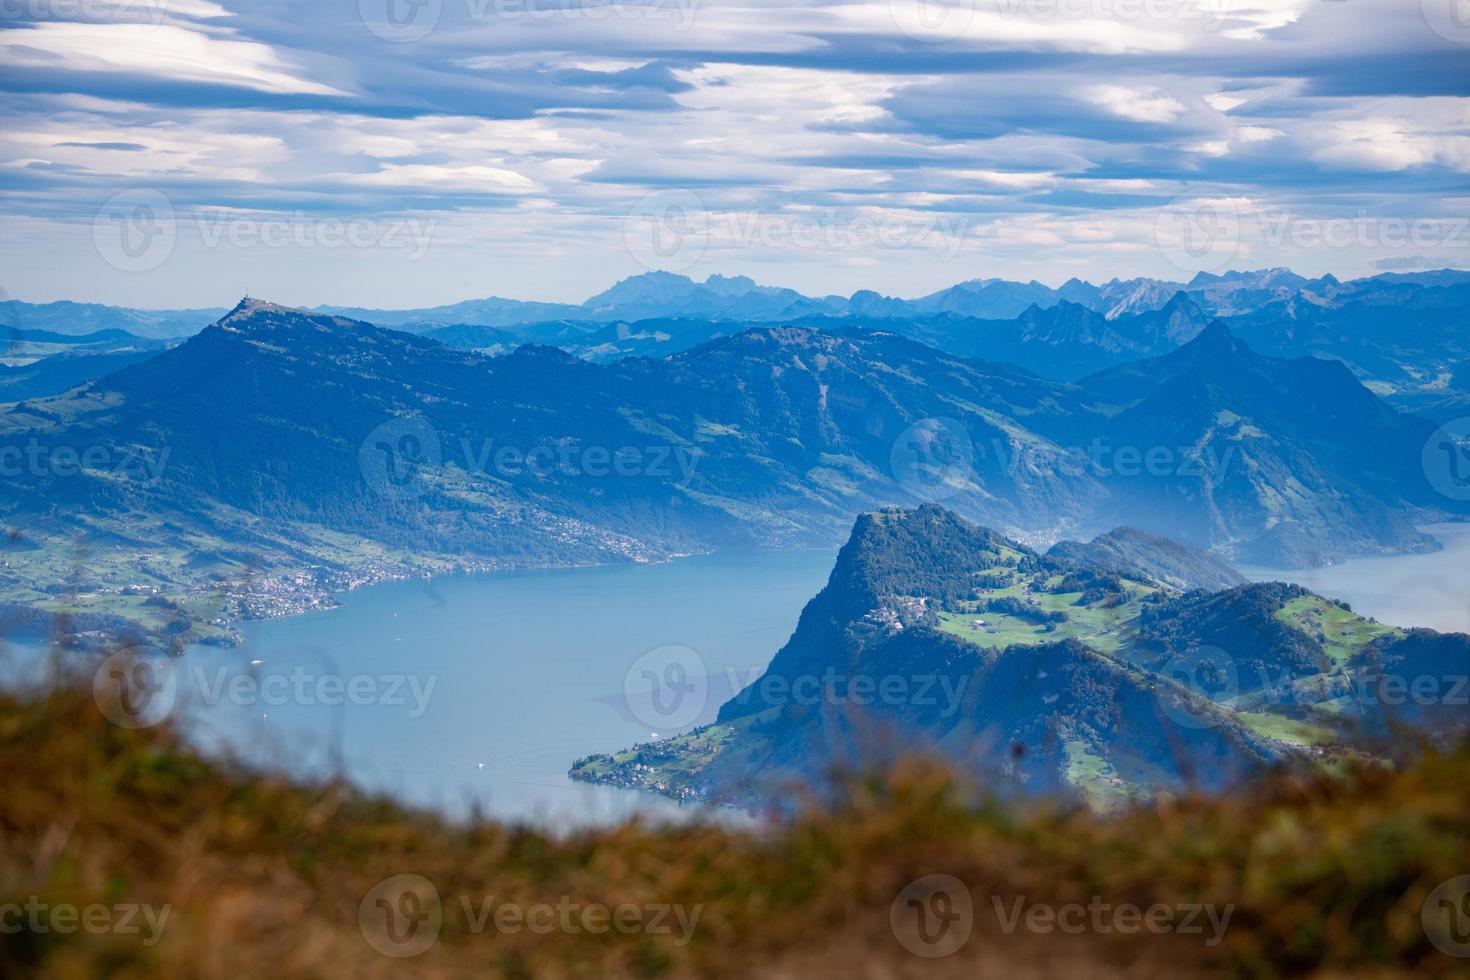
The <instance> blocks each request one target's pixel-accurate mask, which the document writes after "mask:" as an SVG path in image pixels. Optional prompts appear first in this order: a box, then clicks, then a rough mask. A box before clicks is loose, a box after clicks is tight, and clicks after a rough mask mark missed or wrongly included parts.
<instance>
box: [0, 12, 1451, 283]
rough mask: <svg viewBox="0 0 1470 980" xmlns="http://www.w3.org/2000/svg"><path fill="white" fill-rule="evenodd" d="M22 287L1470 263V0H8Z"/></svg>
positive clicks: (1, 263)
mask: <svg viewBox="0 0 1470 980" xmlns="http://www.w3.org/2000/svg"><path fill="white" fill-rule="evenodd" d="M0 87H3V89H4V96H3V101H0V113H3V117H4V118H3V125H0V291H3V292H0V298H7V297H8V298H14V299H23V300H27V301H32V302H44V301H51V300H56V299H73V300H81V301H89V302H104V303H114V304H120V305H128V306H141V307H155V308H164V307H188V306H228V305H231V304H233V303H234V302H235V300H236V299H238V298H239V297H240V296H241V295H244V294H246V293H248V294H250V295H254V296H260V297H264V298H268V299H272V300H275V301H277V302H283V303H289V304H292V305H303V306H304V305H315V304H319V303H335V304H343V305H354V306H370V307H387V308H395V307H422V306H432V305H438V304H441V303H449V302H455V301H458V300H462V299H468V298H476V297H484V296H492V295H496V296H507V297H513V298H518V299H540V300H556V301H572V302H577V301H581V300H582V299H584V298H586V297H587V296H589V295H591V294H593V293H595V292H598V291H599V290H601V289H603V288H605V287H606V286H608V285H609V284H611V283H612V282H613V281H615V280H617V279H620V278H622V277H624V276H628V275H633V274H637V273H640V272H644V271H647V270H650V269H656V268H661V269H667V270H669V271H675V272H682V273H685V274H688V275H692V276H695V277H696V278H703V277H704V276H706V275H709V274H711V273H716V272H718V273H722V274H726V275H736V274H743V275H749V276H751V277H753V278H755V279H757V280H758V281H760V282H762V283H767V284H771V285H779V286H789V287H792V288H796V289H800V290H802V291H804V292H807V293H811V294H818V295H820V294H829V293H841V294H848V293H851V292H853V291H855V290H857V289H876V290H878V291H880V292H883V293H886V294H889V295H899V296H917V295H923V294H926V293H929V292H933V291H935V290H938V289H940V288H943V287H945V286H948V285H951V284H953V283H955V282H959V281H963V280H967V279H974V278H982V277H1002V278H1009V279H1020V280H1029V279H1038V280H1040V281H1042V282H1045V283H1048V284H1053V285H1055V284H1059V283H1061V282H1063V281H1065V280H1066V279H1068V278H1070V277H1073V276H1076V277H1080V278H1086V279H1091V280H1093V281H1097V282H1101V281H1105V280H1107V279H1110V278H1113V277H1115V276H1116V277H1120V278H1129V277H1132V276H1156V277H1159V278H1165V279H1171V280H1180V279H1184V280H1187V279H1189V278H1190V277H1192V276H1193V275H1194V274H1195V273H1196V272H1199V271H1209V272H1218V271H1223V270H1226V269H1247V268H1261V267H1269V266H1279V265H1285V266H1290V267H1292V268H1294V269H1296V270H1297V271H1298V272H1301V273H1303V274H1308V275H1318V274H1323V273H1327V272H1331V273H1334V274H1336V275H1338V276H1339V277H1342V278H1348V277H1355V276H1361V275H1373V274H1376V273H1378V272H1384V271H1413V270H1416V269H1423V268H1440V267H1451V268H1470V228H1467V219H1470V179H1467V178H1470V98H1467V97H1470V6H1467V0H954V2H949V0H945V2H940V0H891V2H890V0H850V2H815V3H813V2H805V3H802V2H791V0H639V2H632V0H629V2H620V0H0Z"/></svg>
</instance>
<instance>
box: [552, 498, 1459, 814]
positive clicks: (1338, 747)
mask: <svg viewBox="0 0 1470 980" xmlns="http://www.w3.org/2000/svg"><path fill="white" fill-rule="evenodd" d="M1186 569H1189V570H1192V572H1193V573H1194V574H1184V575H1182V576H1181V574H1180V573H1181V572H1182V571H1184V570H1186ZM1195 574H1202V575H1203V576H1204V578H1203V581H1201V580H1197V579H1196V578H1195ZM1467 669H1470V636H1466V635H1463V634H1437V633H1434V632H1432V631H1428V630H1413V631H1405V630H1398V629H1393V628H1390V627H1386V626H1383V625H1381V624H1379V623H1376V622H1374V621H1372V620H1367V619H1363V618H1362V617H1359V616H1357V615H1355V614H1354V613H1353V612H1352V610H1351V609H1349V608H1348V607H1346V606H1344V605H1343V604H1341V603H1338V602H1334V601H1332V600H1329V599H1324V598H1322V597H1320V596H1317V595H1315V594H1313V593H1311V592H1309V591H1307V590H1305V589H1302V588H1300V587H1298V586H1292V585H1286V584H1283V583H1279V582H1275V583H1258V584H1243V583H1240V582H1239V580H1238V578H1236V577H1234V574H1233V572H1232V571H1231V570H1229V569H1222V568H1220V567H1218V564H1217V563H1215V562H1212V560H1211V559H1209V558H1208V556H1204V555H1201V554H1198V553H1193V554H1191V552H1190V549H1187V548H1184V547H1182V546H1180V545H1177V544H1175V543H1173V542H1162V541H1160V539H1158V538H1155V537H1152V536H1148V535H1139V534H1137V533H1136V532H1134V531H1131V530H1128V529H1120V530H1118V531H1115V532H1113V533H1111V534H1109V535H1107V536H1105V537H1104V538H1102V539H1099V540H1098V541H1094V542H1092V543H1089V544H1082V543H1078V542H1067V543H1066V544H1064V545H1058V546H1056V547H1054V548H1052V549H1051V550H1050V551H1049V552H1046V553H1038V552H1036V551H1034V550H1032V549H1030V548H1027V547H1026V546H1025V545H1023V544H1021V543H1020V542H1017V541H1014V540H1010V539H1008V538H1006V537H1005V536H1003V535H1000V534H997V533H995V532H994V531H992V530H989V529H986V528H982V527H977V526H975V525H972V524H969V523H968V522H966V521H964V520H962V519H961V518H959V517H958V516H957V515H955V514H953V513H952V512H949V511H946V510H944V509H943V508H940V507H937V506H933V505H926V506H923V507H920V508H918V509H915V510H901V509H887V510H883V511H879V512H877V513H872V514H866V515H863V516H861V517H859V518H858V519H857V521H856V523H855V525H854V527H853V530H852V534H851V536H850V537H849V539H848V541H847V543H846V544H845V545H844V546H843V548H842V550H841V551H840V552H839V554H838V556H837V560H836V564H835V566H834V568H833V570H832V575H831V577H830V579H829V580H828V582H827V584H826V586H825V588H823V589H822V591H821V592H820V593H818V594H817V595H816V596H815V597H814V598H813V599H812V600H811V602H809V603H808V604H807V606H806V608H805V609H804V610H803V611H802V613H801V617H800V619H799V621H798V623H797V626H796V630H795V632H794V633H793V634H792V636H791V638H790V640H789V641H788V642H787V643H786V644H785V646H783V647H782V648H781V649H780V651H778V652H777V653H776V655H775V658H774V659H773V660H772V661H771V664H770V666H769V667H768V668H767V669H766V671H765V672H764V673H763V674H761V675H760V676H759V677H757V678H755V679H754V680H751V681H750V682H749V683H748V684H747V685H746V686H744V687H743V688H742V689H740V690H738V691H736V692H734V693H733V696H731V697H730V698H729V699H728V700H727V701H725V703H724V704H723V705H722V706H721V707H720V709H719V712H718V716H717V718H716V720H715V722H713V723H712V724H707V725H703V726H700V727H696V728H694V729H693V730H691V731H688V732H687V733H684V734H675V735H674V737H670V738H663V739H660V740H656V741H653V742H649V743H645V744H642V745H638V746H635V747H633V748H631V749H628V750H626V751H624V752H620V753H617V754H614V755H605V754H603V755H593V756H588V757H585V758H583V759H581V760H579V761H578V762H577V763H576V764H575V766H574V767H573V769H572V775H573V776H574V777H575V778H579V779H584V780H589V781H594V782H603V783H610V784H614V785H620V786H627V787H635V788H641V789H648V790H653V791H656V792H661V793H665V794H667V795H670V796H674V797H677V798H683V799H688V798H696V799H714V800H720V801H727V802H738V803H747V804H748V803H752V802H756V801H760V800H763V799H767V798H771V797H773V796H778V795H785V796H786V798H789V795H788V794H787V793H786V791H789V789H790V787H791V785H793V784H797V785H801V786H804V787H807V788H808V791H810V790H811V788H813V787H816V788H818V789H819V788H820V787H821V786H822V785H823V782H824V780H825V779H826V778H828V777H831V776H833V775H841V774H843V773H853V772H859V773H860V772H862V771H864V770H866V769H869V768H879V769H881V768H882V767H884V766H886V765H889V764H891V763H893V762H895V761H897V759H898V758H900V757H902V756H904V755H908V754H913V753H921V754H922V753H931V754H937V755H940V756H942V757H944V758H945V759H946V760H948V761H949V762H950V763H951V764H952V765H955V766H956V767H957V768H958V769H959V770H960V771H962V772H965V773H966V774H968V775H969V776H970V777H971V778H972V779H974V780H975V781H977V782H978V783H979V784H980V785H981V786H982V787H983V788H984V789H985V790H986V791H987V792H992V793H998V794H1002V795H1007V794H1011V793H1018V792H1019V793H1032V794H1045V795H1049V796H1055V795H1058V794H1067V793H1077V794H1079V795H1082V796H1084V797H1086V798H1087V799H1088V800H1089V801H1090V802H1091V803H1093V804H1094V805H1097V806H1100V807H1104V808H1107V807H1110V806H1114V805H1116V804H1118V803H1120V802H1123V801H1125V800H1128V799H1136V798H1141V797H1150V796H1153V795H1155V794H1157V793H1159V792H1181V791H1187V790H1219V789H1224V788H1228V787H1230V786H1232V785H1238V784H1239V783H1240V782H1241V781H1242V780H1245V779H1248V778H1249V777H1251V776H1252V775H1254V774H1258V773H1259V772H1260V771H1261V770H1262V769H1263V767H1266V766H1269V765H1277V764H1282V763H1291V762H1296V763H1306V762H1320V761H1322V760H1324V759H1326V760H1330V759H1331V758H1333V757H1334V755H1336V754H1337V753H1339V752H1344V751H1355V750H1356V749H1355V748H1353V745H1354V744H1356V745H1357V747H1359V748H1360V747H1361V746H1363V745H1366V744H1368V742H1366V741H1363V740H1364V739H1371V738H1380V739H1381V738H1383V737H1385V736H1387V735H1388V734H1389V733H1390V732H1398V731H1400V730H1401V729H1400V728H1399V726H1412V727H1414V728H1415V729H1418V730H1423V729H1424V728H1426V727H1427V728H1428V729H1429V730H1430V731H1431V732H1447V731H1458V730H1462V729H1464V727H1465V726H1466V724H1467V721H1470V719H1467V718H1466V716H1465V714H1464V709H1463V707H1457V706H1456V702H1454V701H1453V699H1451V698H1449V697H1440V698H1437V699H1427V698H1414V699H1409V698H1405V697H1397V696H1392V695H1391V694H1390V692H1391V691H1395V690H1399V686H1402V685H1403V684H1405V683H1407V681H1408V680H1409V679H1413V680H1414V681H1415V683H1421V682H1423V681H1425V680H1438V681H1439V682H1440V683H1441V687H1440V688H1439V692H1440V694H1441V695H1447V694H1448V693H1449V688H1448V687H1446V686H1443V685H1447V684H1451V683H1455V679H1456V678H1458V679H1460V680H1461V681H1462V680H1463V678H1464V676H1465V674H1466V672H1467ZM655 676H656V675H655ZM684 676H685V681H684V688H683V690H684V691H685V692H686V695H687V696H695V697H697V696H698V692H702V691H707V690H711V689H713V688H714V687H715V685H714V684H713V683H712V679H709V678H705V677H700V676H697V675H694V674H691V673H689V672H687V671H686V674H685V675H684ZM1396 684H1397V685H1399V686H1395V685H1396ZM688 692H695V693H692V694H690V693H688ZM651 693H652V694H653V695H654V696H655V697H656V698H657V699H658V700H656V701H654V702H653V703H654V704H657V705H661V706H664V707H665V708H666V709H667V710H669V711H671V712H672V711H677V710H679V700H678V698H677V697H671V696H672V695H674V694H675V693H676V692H672V691H653V692H651ZM669 706H672V707H669Z"/></svg>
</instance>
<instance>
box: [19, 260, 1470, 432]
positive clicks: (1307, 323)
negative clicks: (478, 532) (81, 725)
mask: <svg viewBox="0 0 1470 980" xmlns="http://www.w3.org/2000/svg"><path fill="white" fill-rule="evenodd" d="M1467 309H1470V273H1467V272H1460V271H1455V270H1441V271H1437V272H1423V273H1411V274H1403V273H1386V274H1382V275H1377V276H1373V277H1369V278H1365V279H1358V280H1352V281H1348V282H1342V281H1339V280H1338V279H1337V278H1335V277H1333V276H1330V275H1328V276H1323V277H1320V278H1316V279H1309V278H1306V277H1303V276H1300V275H1297V274H1295V273H1293V272H1291V271H1290V270H1287V269H1263V270H1257V271H1253V272H1231V273H1225V274H1222V275H1210V274H1206V273H1201V274H1199V275H1197V276H1195V277H1194V278H1193V279H1192V280H1190V281H1188V282H1171V281H1167V280H1157V279H1129V280H1118V279H1114V280H1111V281H1109V282H1107V283H1104V284H1102V285H1094V284H1092V283H1087V282H1083V281H1080V280H1075V279H1074V280H1070V281H1068V282H1066V283H1063V284H1062V285H1061V286H1059V287H1055V288H1053V287H1050V286H1046V285H1043V284H1042V283H1039V282H1035V281H1032V282H1029V283H1018V282H1009V281H1005V280H1000V279H976V280H970V281H967V282H962V283H959V284H958V285H955V286H951V287H948V288H946V289H943V290H940V291H939V292H937V293H933V294H930V295H928V296H922V297H918V298H916V299H898V298H894V297H887V296H882V295H879V294H878V293H875V292H872V291H868V290H864V291H859V292H857V293H854V294H852V295H851V296H848V297H842V296H823V297H813V296H806V295H803V294H801V293H799V292H797V291H795V290H791V289H784V288H779V287H771V286H763V285H760V284H758V283H756V282H754V281H753V280H751V279H749V278H747V277H744V276H732V277H726V276H719V275H712V276H710V277H708V278H707V279H705V280H704V281H703V282H697V281H695V280H693V279H690V278H689V277H687V276H681V275H675V274H671V273H665V272H650V273H646V274H643V275H639V276H633V277H631V278H629V279H625V280H623V281H621V282H619V283H617V284H615V285H614V286H612V287H611V288H609V289H607V290H604V291H603V292H601V293H599V294H597V295H595V296H592V297H590V298H589V299H587V300H586V301H584V302H583V303H580V304H572V303H538V302H525V301H520V300H510V299H500V298H493V297H492V298H488V299H483V300H468V301H464V302H460V303H454V304H449V305H445V306H438V307H429V308H421V309H409V310H379V309H369V308H361V307H318V308H317V309H316V310H314V311H312V312H316V313H322V314H329V315H333V316H343V317H348V318H351V319H356V320H361V321H365V322H371V323H375V324H378V325H380V326H390V327H393V328H395V329H400V330H404V331H407V332H411V333H418V334H423V335H426V336H429V337H432V338H433V339H436V340H440V341H442V342H443V343H446V344H449V345H451V346H457V347H463V348H465V349H470V350H481V351H486V352H489V353H508V352H509V351H511V350H513V349H514V348H516V347H518V346H520V345H522V344H527V343H532V344H543V345H548V346H554V347H559V348H561V349H563V350H566V351H568V352H569V353H573V354H576V355H577V356H579V357H583V358H586V359H590V360H596V361H608V360H615V359H619V358H622V357H628V356H637V355H641V356H652V357H663V356H668V355H671V354H675V353H678V352H681V351H684V350H688V349H690V348H693V347H696V346H698V345H700V344H703V343H706V342H708V341H710V340H713V339H716V338H718V337H724V336H730V335H732V334H734V333H738V332H739V331H740V330H741V329H744V328H746V327H748V326H806V327H814V328H817V329H823V330H843V329H846V328H849V327H852V326H864V327H868V328H870V329H877V330H884V331H889V332H893V333H900V334H904V335H906V336H910V337H913V338H914V339H917V340H921V341H923V342H924V343H926V344H929V345H930V346H934V347H938V348H941V349H943V350H946V351H948V352H950V353H954V354H963V355H966V356H972V357H980V358H983V359H986V360H990V361H1007V362H1010V363H1014V364H1017V365H1020V366H1022V367H1025V368H1027V369H1028V370H1030V371H1033V372H1035V373H1037V374H1040V375H1042V376H1044V377H1048V378H1053V379H1057V380H1064V381H1073V380H1076V379H1078V378H1081V377H1083V376H1085V375H1087V374H1090V373H1093V372H1096V371H1099V370H1102V369H1104V368H1108V367H1112V366H1115V365H1118V364H1121V363H1124V362H1126V361H1129V360H1134V359H1137V358H1141V357H1151V356H1157V355H1161V354H1165V353H1168V352H1169V351H1171V350H1173V349H1175V348H1177V347H1178V346H1179V345H1180V344H1182V343H1184V342H1187V341H1188V340H1190V339H1192V337H1193V336H1195V335H1196V334H1197V333H1198V332H1199V331H1200V330H1202V329H1203V328H1204V327H1205V326H1206V325H1208V324H1209V323H1210V322H1212V321H1214V320H1216V319H1222V320H1224V322H1226V323H1227V324H1228V325H1229V326H1230V327H1231V329H1232V330H1234V331H1235V332H1236V333H1237V334H1238V335H1239V336H1241V337H1242V338H1244V339H1246V340H1247V341H1249V342H1250V343H1251V345H1252V347H1253V348H1255V349H1256V350H1258V351H1260V352H1261V353H1267V354H1272V355H1276V356H1282V357H1298V356H1306V355H1312V356H1319V357H1326V358H1330V359H1334V360H1340V361H1342V362H1344V363H1346V364H1347V365H1348V366H1349V367H1350V368H1351V369H1352V370H1353V372H1354V374H1355V375H1356V376H1357V377H1358V378H1359V379H1360V380H1361V381H1363V383H1364V384H1366V385H1368V386H1370V387H1371V388H1372V389H1373V390H1374V392H1375V393H1376V394H1378V395H1380V396H1381V397H1383V398H1385V399H1387V400H1388V401H1390V402H1391V403H1392V404H1393V405H1394V406H1395V407H1397V408H1400V409H1402V410H1405V411H1411V412H1414V413H1416V414H1422V415H1425V416H1426V417H1429V418H1432V419H1434V420H1435V421H1436V422H1446V421H1449V420H1451V419H1454V418H1458V417H1461V416H1463V415H1465V414H1466V413H1467V412H1470V382H1467V381H1466V380H1465V379H1466V377H1467V376H1470V334H1467V332H1466V331H1465V330H1464V329H1463V324H1464V317H1465V311H1466V310H1467ZM225 312H226V311H225V310H223V309H219V310H178V311H156V310H155V311H150V310H134V309H123V308H112V307H103V306H96V305H93V304H78V303H51V304H45V305H31V304H26V303H21V302H18V301H13V300H12V301H6V302H3V303H0V326H9V328H10V329H11V331H12V332H13V331H16V330H44V331H50V332H53V333H56V334H79V333H93V332H95V331H97V330H102V329H121V330H125V331H129V332H131V333H133V334H136V335H138V336H139V337H140V338H148V339H152V340H156V339H159V338H173V339H177V338H180V337H184V336H188V335H191V334H193V333H195V332H197V331H198V330H200V329H201V328H203V327H204V326H205V325H207V324H208V323H211V322H213V321H215V320H217V319H218V318H219V317H220V316H221V315H223V314H224V313H225ZM113 366H114V365H113V364H111V363H109V362H103V361H99V362H94V363H92V364H86V363H84V362H72V363H70V364H67V365H65V366H61V365H59V364H58V365H51V366H47V367H45V368H41V369H38V370H37V372H36V373H37V374H38V377H37V378H36V379H35V380H34V381H30V382H28V387H26V388H25V389H24V391H25V394H24V395H19V396H13V397H34V396H36V395H42V394H56V393H59V392H60V391H63V390H65V389H64V387H59V386H60V385H63V384H66V383H68V382H70V383H79V382H80V381H82V380H90V379H91V378H95V377H100V376H101V375H102V374H103V373H106V371H107V370H111V369H112V368H113ZM5 397H6V395H5V394H4V392H3V391H0V398H5Z"/></svg>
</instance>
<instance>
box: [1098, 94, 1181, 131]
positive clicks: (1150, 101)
mask: <svg viewBox="0 0 1470 980" xmlns="http://www.w3.org/2000/svg"><path fill="white" fill-rule="evenodd" d="M1082 95H1083V97H1084V98H1086V99H1087V101H1089V102H1091V103H1092V104H1093V105H1096V106H1099V107H1101V108H1103V109H1106V110H1107V111H1108V112H1110V113H1112V114H1113V115H1115V116H1117V117H1119V118H1121V119H1132V120H1134V121H1135V122H1151V123H1166V122H1173V121H1174V120H1175V119H1178V118H1179V117H1180V116H1181V115H1183V113H1184V103H1182V102H1180V101H1179V100H1178V99H1176V98H1174V97H1173V96H1171V95H1167V94H1165V93H1163V92H1161V91H1159V90H1158V89H1156V88H1146V89H1145V88H1130V87H1128V86H1126V85H1091V86H1088V87H1087V88H1085V89H1083V91H1082Z"/></svg>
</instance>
